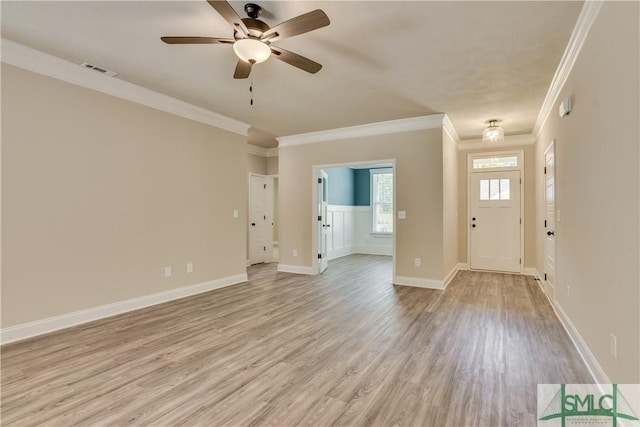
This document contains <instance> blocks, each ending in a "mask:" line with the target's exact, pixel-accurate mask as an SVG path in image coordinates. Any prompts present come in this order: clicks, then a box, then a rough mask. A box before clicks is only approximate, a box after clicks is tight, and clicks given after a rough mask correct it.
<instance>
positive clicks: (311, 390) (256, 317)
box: [0, 255, 592, 427]
mask: <svg viewBox="0 0 640 427" xmlns="http://www.w3.org/2000/svg"><path fill="white" fill-rule="evenodd" d="M249 276H250V281H249V283H245V284H240V285H236V286H232V287H229V288H224V289H220V290H216V291H212V292H208V293H206V294H200V295H197V296H193V297H189V298H185V299H182V300H178V301H173V302H170V303H166V304H162V305H158V306H154V307H150V308H147V309H142V310H139V311H136V312H131V313H127V314H123V315H119V316H116V317H112V318H109V319H104V320H101V321H97V322H93V323H91V324H86V325H82V326H79V327H75V328H72V329H67V330H65V331H60V332H57V333H53V334H49V335H46V336H42V337H38V338H34V339H30V340H27V341H23V342H20V343H15V344H10V345H7V346H4V347H3V348H2V349H1V361H2V372H1V385H2V391H1V394H0V398H1V404H0V410H1V412H0V415H1V417H2V419H1V422H2V425H6V426H8V425H16V426H18V425H19V426H30V425H51V426H71V425H88V426H89V425H90V426H103V425H104V426H106V425H109V426H123V425H154V426H174V425H188V426H196V425H201V426H211V425H234V426H253V425H265V426H266V425H271V426H293V425H313V426H324V425H338V426H359V425H368V426H391V425H400V426H438V427H440V426H515V425H517V426H525V425H531V426H533V425H535V424H536V419H535V418H536V417H535V413H536V384H537V383H589V382H592V379H591V377H590V376H589V374H588V371H587V370H586V368H585V367H584V366H583V364H582V362H581V360H580V358H579V356H578V354H577V352H576V351H575V349H574V348H573V347H572V345H571V342H570V340H569V337H568V336H567V335H566V333H565V332H564V330H563V329H562V326H561V325H560V323H559V322H558V320H557V319H556V318H555V316H554V314H553V311H552V309H551V307H550V305H549V303H548V301H547V300H546V298H545V296H544V295H543V294H542V292H541V291H540V288H539V286H538V284H537V282H535V281H534V280H533V279H532V278H530V277H525V276H517V275H509V274H495V273H479V272H468V271H463V272H460V273H458V275H457V276H456V278H455V279H454V280H453V281H452V282H451V284H450V285H449V287H448V288H447V289H446V290H445V291H436V290H427V289H419V288H410V287H401V286H393V285H391V259H390V258H388V257H381V256H369V255H352V256H349V257H345V258H341V259H338V260H335V261H332V262H331V263H330V265H329V269H328V270H327V271H326V272H325V273H324V274H322V275H321V276H299V275H294V274H288V273H277V272H276V271H275V265H274V264H270V265H269V264H267V265H259V266H254V267H251V268H250V269H249Z"/></svg>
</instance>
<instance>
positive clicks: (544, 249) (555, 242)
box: [540, 138, 558, 303]
mask: <svg viewBox="0 0 640 427" xmlns="http://www.w3.org/2000/svg"><path fill="white" fill-rule="evenodd" d="M550 151H552V152H553V210H554V212H556V218H555V224H554V225H555V230H554V232H555V236H554V239H553V246H554V258H553V263H554V273H555V277H554V280H555V283H554V284H553V287H551V289H552V290H553V292H552V293H553V295H551V292H549V291H550V289H549V288H550V286H549V285H548V281H547V280H546V279H545V271H544V267H545V265H546V262H545V260H546V259H547V246H546V244H543V245H542V277H541V278H540V279H542V284H543V289H544V292H545V294H547V298H549V299H550V300H551V301H552V302H553V303H555V301H556V294H557V292H558V291H557V288H558V215H557V206H558V192H557V190H556V188H557V186H556V181H557V180H556V176H557V175H558V174H557V173H556V171H557V169H558V168H557V164H558V162H557V158H556V155H557V153H556V140H555V138H554V139H552V140H551V142H550V143H549V145H548V146H547V148H545V149H544V153H543V154H542V159H543V164H544V166H543V167H544V168H546V167H547V153H549V152H550ZM542 179H543V185H542V198H543V199H542V200H543V205H544V219H543V221H545V224H546V220H547V191H546V186H547V175H546V173H544V174H543V175H542ZM546 231H547V227H546V226H545V227H543V228H542V232H543V233H546ZM544 238H545V237H544V234H543V239H544Z"/></svg>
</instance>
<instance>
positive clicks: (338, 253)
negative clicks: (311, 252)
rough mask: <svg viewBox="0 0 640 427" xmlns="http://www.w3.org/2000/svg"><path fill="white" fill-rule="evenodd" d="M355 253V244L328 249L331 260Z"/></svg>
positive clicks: (328, 256)
mask: <svg viewBox="0 0 640 427" xmlns="http://www.w3.org/2000/svg"><path fill="white" fill-rule="evenodd" d="M353 253H354V252H353V246H347V247H344V248H339V249H333V250H331V251H327V259H328V260H329V261H331V260H332V259H336V258H342V257H343V256H347V255H351V254H353Z"/></svg>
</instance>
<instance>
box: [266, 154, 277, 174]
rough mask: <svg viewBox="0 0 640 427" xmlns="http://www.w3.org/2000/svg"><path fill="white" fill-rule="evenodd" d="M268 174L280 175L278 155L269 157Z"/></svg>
mask: <svg viewBox="0 0 640 427" xmlns="http://www.w3.org/2000/svg"><path fill="white" fill-rule="evenodd" d="M267 175H278V158H277V157H267Z"/></svg>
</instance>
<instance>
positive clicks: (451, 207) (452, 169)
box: [442, 132, 459, 274]
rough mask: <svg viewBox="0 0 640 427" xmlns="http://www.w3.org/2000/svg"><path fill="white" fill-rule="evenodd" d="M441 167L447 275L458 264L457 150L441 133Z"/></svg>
mask: <svg viewBox="0 0 640 427" xmlns="http://www.w3.org/2000/svg"><path fill="white" fill-rule="evenodd" d="M442 165H443V175H442V180H443V182H442V184H443V188H442V190H443V193H442V196H443V209H444V213H443V218H442V219H443V223H442V224H443V236H442V237H443V240H442V248H443V261H444V265H443V268H444V273H445V274H448V273H449V272H450V271H452V270H453V268H454V267H455V266H456V265H457V264H458V245H459V242H458V234H459V233H458V185H459V184H458V148H457V146H456V144H455V142H454V141H453V139H451V137H450V136H449V134H447V133H446V132H442Z"/></svg>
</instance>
